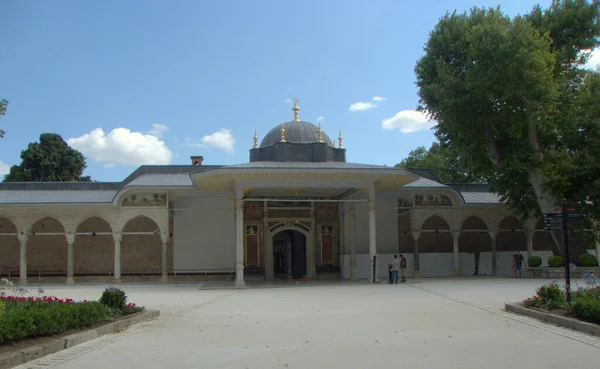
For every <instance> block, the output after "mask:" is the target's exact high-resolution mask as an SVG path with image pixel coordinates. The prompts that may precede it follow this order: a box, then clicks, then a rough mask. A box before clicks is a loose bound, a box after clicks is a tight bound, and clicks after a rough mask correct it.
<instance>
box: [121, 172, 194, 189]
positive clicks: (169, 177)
mask: <svg viewBox="0 0 600 369" xmlns="http://www.w3.org/2000/svg"><path fill="white" fill-rule="evenodd" d="M129 186H164V187H171V186H193V183H192V180H191V179H190V175H189V174H184V173H176V174H143V175H141V176H139V177H137V178H136V179H134V180H133V181H131V182H129V183H128V184H126V185H125V187H129Z"/></svg>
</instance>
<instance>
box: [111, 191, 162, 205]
mask: <svg viewBox="0 0 600 369" xmlns="http://www.w3.org/2000/svg"><path fill="white" fill-rule="evenodd" d="M167 198H168V196H167V193H166V192H164V193H152V192H138V193H132V194H129V195H126V196H125V198H124V199H123V201H122V202H121V206H123V207H166V206H167V203H168V202H167Z"/></svg>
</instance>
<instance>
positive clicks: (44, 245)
mask: <svg viewBox="0 0 600 369" xmlns="http://www.w3.org/2000/svg"><path fill="white" fill-rule="evenodd" d="M27 271H28V274H31V275H32V276H34V275H40V274H46V275H66V274H67V239H66V237H65V228H64V226H63V224H62V223H61V222H60V221H59V220H57V219H56V218H53V217H50V216H46V217H44V218H42V219H39V220H38V221H36V222H35V223H33V225H32V226H31V228H30V236H29V239H28V240H27Z"/></svg>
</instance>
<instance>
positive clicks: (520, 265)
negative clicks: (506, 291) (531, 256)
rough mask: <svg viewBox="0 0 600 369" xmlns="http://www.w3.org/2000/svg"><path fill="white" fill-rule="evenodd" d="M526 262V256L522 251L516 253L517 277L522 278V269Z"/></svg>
mask: <svg viewBox="0 0 600 369" xmlns="http://www.w3.org/2000/svg"><path fill="white" fill-rule="evenodd" d="M523 264H525V258H524V257H523V255H522V254H521V251H519V252H518V253H516V254H515V278H519V279H521V269H522V268H523Z"/></svg>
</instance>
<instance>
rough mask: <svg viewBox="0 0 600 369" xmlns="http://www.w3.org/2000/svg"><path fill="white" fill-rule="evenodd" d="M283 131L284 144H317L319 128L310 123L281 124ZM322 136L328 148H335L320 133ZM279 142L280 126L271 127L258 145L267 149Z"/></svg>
mask: <svg viewBox="0 0 600 369" xmlns="http://www.w3.org/2000/svg"><path fill="white" fill-rule="evenodd" d="M283 129H285V134H284V137H285V142H291V143H313V142H319V127H317V126H315V125H314V124H312V123H308V122H303V121H300V120H297V121H291V122H286V123H283ZM321 135H322V136H323V142H324V143H326V144H327V146H329V147H333V148H335V145H334V143H333V141H331V139H330V138H329V136H327V134H325V132H323V131H321ZM278 142H281V124H280V125H278V126H276V127H273V129H272V130H270V131H269V133H267V134H266V135H265V137H264V138H263V140H262V142H261V143H260V147H261V148H263V147H268V146H272V145H275V144H276V143H278Z"/></svg>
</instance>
